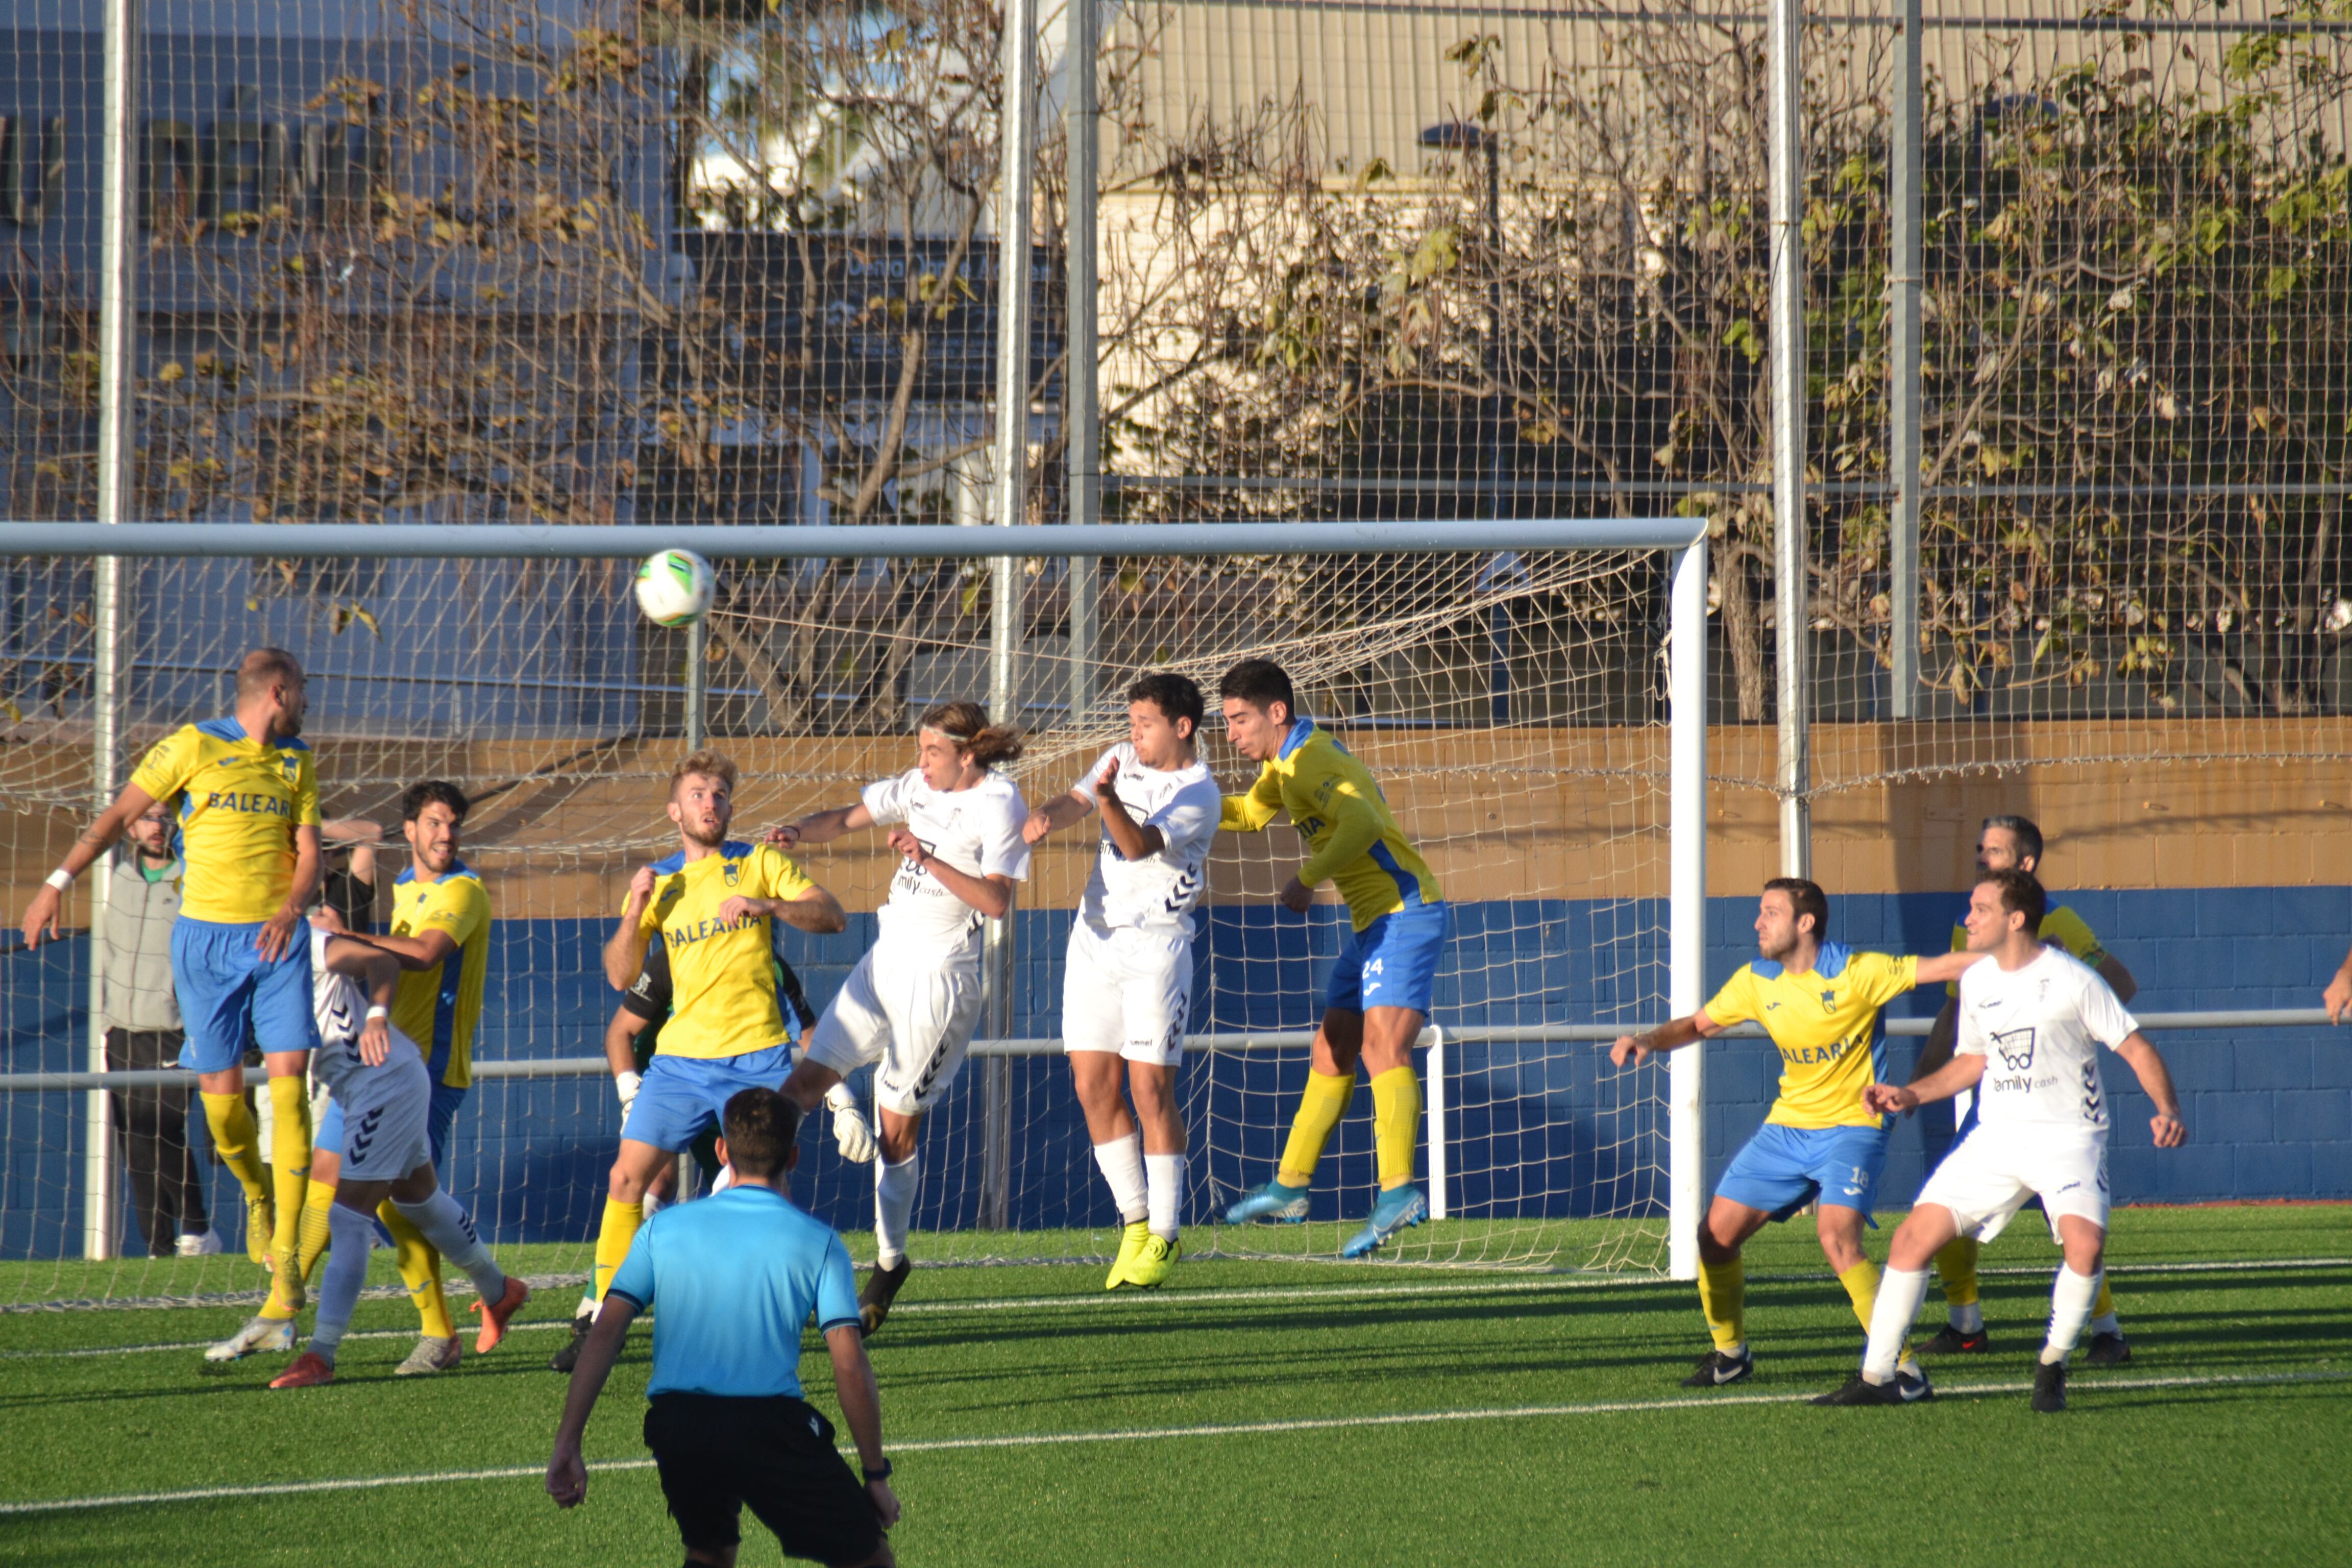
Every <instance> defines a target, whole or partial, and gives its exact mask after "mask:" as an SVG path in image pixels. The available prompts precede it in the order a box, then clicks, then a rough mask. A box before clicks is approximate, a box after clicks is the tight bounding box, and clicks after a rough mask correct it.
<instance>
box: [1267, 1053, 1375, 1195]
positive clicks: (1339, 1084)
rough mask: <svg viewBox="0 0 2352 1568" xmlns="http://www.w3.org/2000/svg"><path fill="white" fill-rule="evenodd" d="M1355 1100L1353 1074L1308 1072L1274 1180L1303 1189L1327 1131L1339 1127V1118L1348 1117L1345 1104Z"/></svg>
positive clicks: (1310, 1174)
mask: <svg viewBox="0 0 2352 1568" xmlns="http://www.w3.org/2000/svg"><path fill="white" fill-rule="evenodd" d="M1355 1097H1356V1075H1355V1074H1354V1073H1353V1072H1350V1073H1349V1074H1348V1076H1347V1077H1345V1078H1339V1077H1337V1076H1335V1075H1333V1074H1330V1073H1320V1072H1315V1071H1312V1070H1309V1071H1308V1073H1307V1092H1305V1093H1304V1094H1302V1095H1300V1096H1299V1097H1298V1114H1297V1116H1294V1117H1292V1118H1291V1121H1290V1142H1288V1143H1287V1144H1286V1145H1284V1147H1283V1151H1282V1164H1281V1166H1280V1168H1278V1169H1277V1170H1276V1172H1275V1179H1276V1181H1278V1182H1280V1183H1281V1184H1283V1185H1284V1186H1286V1187H1303V1186H1305V1185H1307V1184H1308V1183H1309V1182H1312V1181H1313V1180H1314V1179H1315V1167H1316V1165H1317V1164H1318V1163H1320V1162H1321V1160H1322V1158H1323V1145H1324V1143H1325V1142H1326V1141H1328V1139H1329V1138H1330V1136H1331V1130H1332V1129H1333V1128H1335V1127H1337V1126H1339V1118H1341V1117H1343V1116H1345V1115H1347V1114H1348V1101H1349V1100H1353V1099H1354V1098H1355Z"/></svg>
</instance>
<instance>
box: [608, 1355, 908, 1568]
mask: <svg viewBox="0 0 2352 1568" xmlns="http://www.w3.org/2000/svg"><path fill="white" fill-rule="evenodd" d="M646 1447H648V1448H651V1449H652V1450H653V1451H654V1465H655V1467H656V1468H657V1469H658V1470H659V1471H660V1472H661V1487H662V1496H663V1497H665V1498H667V1499H668V1500H669V1511H670V1517H671V1518H672V1519H675V1520H677V1532H678V1534H679V1535H681V1536H683V1537H684V1538H685V1540H686V1544H687V1545H688V1547H689V1548H701V1549H703V1550H706V1551H710V1550H716V1549H718V1548H719V1547H724V1546H732V1545H734V1544H735V1543H736V1542H740V1540H742V1538H743V1535H742V1531H741V1530H740V1528H738V1521H740V1518H741V1510H743V1509H744V1508H745V1507H746V1506H748V1507H749V1508H750V1509H751V1516H752V1517H753V1518H754V1519H757V1520H758V1521H760V1522H761V1524H764V1525H766V1526H767V1527H768V1528H769V1529H770V1530H772V1531H775V1533H776V1540H777V1542H779V1543H780V1544H781V1545H782V1547H783V1549H784V1555H785V1556H787V1557H806V1558H813V1559H814V1560H815V1561H817V1562H819V1563H862V1562H864V1561H865V1560H866V1558H868V1557H871V1556H872V1555H874V1553H875V1552H876V1550H877V1549H878V1548H879V1547H880V1546H881V1544H882V1523H881V1521H880V1520H879V1519H878V1518H877V1517H876V1515H875V1512H874V1503H873V1500H872V1499H870V1498H868V1497H867V1496H866V1488H865V1487H864V1486H863V1485H861V1484H860V1483H859V1481H858V1479H857V1476H856V1472H854V1471H853V1470H851V1469H850V1468H849V1466H848V1464H847V1462H846V1461H845V1460H844V1459H843V1458H842V1457H841V1454H840V1452H839V1450H837V1449H835V1447H834V1446H833V1423H832V1422H830V1421H827V1420H826V1419H825V1418H824V1415H820V1414H819V1413H818V1412H817V1410H816V1408H815V1407H814V1405H809V1404H808V1403H806V1402H805V1401H803V1400H799V1399H794V1398H793V1397H791V1396H790V1395H788V1394H775V1395H771V1396H766V1397H761V1398H750V1399H741V1398H730V1397H728V1396H726V1395H723V1394H655V1395H654V1397H653V1400H652V1402H651V1404H650V1405H648V1406H647V1408H646Z"/></svg>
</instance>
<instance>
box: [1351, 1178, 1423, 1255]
mask: <svg viewBox="0 0 2352 1568" xmlns="http://www.w3.org/2000/svg"><path fill="white" fill-rule="evenodd" d="M1428 1217H1429V1200H1428V1199H1426V1198H1424V1197H1423V1196H1422V1195H1421V1189H1420V1188H1419V1187H1391V1188H1390V1189H1389V1190H1388V1191H1387V1192H1384V1193H1382V1194H1381V1197H1380V1201H1379V1202H1378V1203H1376V1204H1374V1205H1372V1217H1371V1218H1370V1219H1368V1220H1366V1221H1365V1222H1364V1228H1363V1229H1361V1230H1360V1231H1358V1232H1357V1233H1356V1234H1355V1235H1354V1236H1353V1237H1349V1241H1348V1245H1347V1246H1345V1247H1341V1248H1340V1249H1339V1256H1340V1257H1342V1258H1362V1257H1365V1256H1366V1255H1368V1254H1370V1253H1373V1252H1377V1251H1379V1250H1380V1249H1381V1247H1385V1246H1387V1245H1388V1242H1389V1238H1390V1237H1392V1236H1394V1235H1396V1233H1397V1232H1399V1231H1401V1230H1402V1229H1404V1228H1405V1227H1406V1226H1415V1225H1419V1224H1420V1223H1421V1222H1422V1221H1423V1220H1425V1219H1427V1218H1428Z"/></svg>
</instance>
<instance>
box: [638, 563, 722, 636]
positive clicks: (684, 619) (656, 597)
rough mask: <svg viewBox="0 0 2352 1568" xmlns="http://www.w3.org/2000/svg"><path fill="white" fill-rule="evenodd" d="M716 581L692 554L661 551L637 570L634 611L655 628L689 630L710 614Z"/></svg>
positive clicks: (703, 564) (707, 567)
mask: <svg viewBox="0 0 2352 1568" xmlns="http://www.w3.org/2000/svg"><path fill="white" fill-rule="evenodd" d="M717 585H718V580H717V578H715V577H714V576H713V575H712V574H711V571H710V563H709V562H708V561H705V560H704V559H703V558H702V557H701V556H699V555H697V554H696V553H695V552H693V551H691V550H664V551H660V552H656V553H655V554H652V555H648V556H646V562H645V564H644V565H642V566H640V567H638V568H637V608H639V609H641V610H643V611H644V612H645V613H646V619H647V620H649V621H651V622H653V623H654V624H655V625H656V626H692V625H694V623H695V622H697V621H698V620H700V619H701V618H702V617H703V616H706V615H708V614H709V613H710V595H711V590H712V589H713V588H715V587H716V586H717Z"/></svg>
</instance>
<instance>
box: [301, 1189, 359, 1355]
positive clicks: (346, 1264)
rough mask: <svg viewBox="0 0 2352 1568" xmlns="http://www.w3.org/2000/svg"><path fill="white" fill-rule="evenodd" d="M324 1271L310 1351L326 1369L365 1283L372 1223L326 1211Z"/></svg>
mask: <svg viewBox="0 0 2352 1568" xmlns="http://www.w3.org/2000/svg"><path fill="white" fill-rule="evenodd" d="M327 1230H328V1235H329V1236H330V1237H331V1240H330V1242H329V1244H328V1251H327V1270H326V1273H325V1274H324V1275H323V1276H322V1277H321V1278H320V1281H319V1321H318V1326H317V1327H315V1328H313V1329H312V1330H311V1331H310V1349H311V1350H312V1351H313V1352H316V1353H317V1355H318V1357H319V1359H320V1361H322V1362H325V1363H327V1364H328V1365H329V1366H332V1365H334V1364H335V1347H336V1346H337V1345H340V1344H341V1343H342V1342H343V1332H344V1331H345V1330H347V1329H349V1328H350V1327H351V1326H352V1308H354V1307H356V1306H358V1305H359V1304H360V1288H361V1287H362V1286H363V1285H365V1284H366V1283H367V1266H368V1249H369V1248H370V1247H373V1246H374V1245H375V1220H374V1218H373V1216H372V1215H363V1214H362V1213H360V1212H359V1210H357V1209H355V1208H352V1207H350V1206H348V1205H343V1204H337V1205H335V1206H334V1207H333V1208H331V1209H330V1210H328V1211H327Z"/></svg>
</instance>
